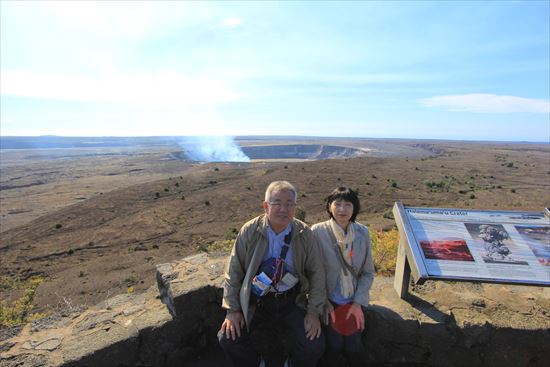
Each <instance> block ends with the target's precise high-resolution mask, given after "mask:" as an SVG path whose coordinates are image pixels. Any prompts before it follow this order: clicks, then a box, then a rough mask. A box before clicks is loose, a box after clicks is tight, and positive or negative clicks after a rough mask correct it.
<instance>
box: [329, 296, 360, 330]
mask: <svg viewBox="0 0 550 367" xmlns="http://www.w3.org/2000/svg"><path fill="white" fill-rule="evenodd" d="M351 305H352V304H351V303H349V304H346V305H340V306H337V307H336V308H334V320H330V326H331V327H332V328H333V329H334V330H336V331H337V332H338V333H339V334H342V335H344V336H349V335H351V334H354V333H356V332H358V331H360V330H361V329H360V328H358V327H357V322H356V321H355V317H354V316H353V315H350V316H349V318H348V319H347V320H346V315H347V314H348V311H349V309H350V307H351Z"/></svg>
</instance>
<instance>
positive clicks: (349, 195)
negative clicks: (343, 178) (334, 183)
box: [325, 186, 361, 222]
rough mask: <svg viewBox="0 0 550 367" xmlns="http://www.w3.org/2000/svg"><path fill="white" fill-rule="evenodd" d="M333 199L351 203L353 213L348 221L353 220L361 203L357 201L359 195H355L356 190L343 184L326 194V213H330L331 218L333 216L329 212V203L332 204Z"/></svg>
mask: <svg viewBox="0 0 550 367" xmlns="http://www.w3.org/2000/svg"><path fill="white" fill-rule="evenodd" d="M335 200H345V201H349V202H350V203H352V204H353V214H352V215H351V219H350V221H352V222H355V218H356V217H357V213H359V210H360V209H361V204H360V203H359V197H358V196H357V192H355V191H353V190H352V189H350V188H349V187H345V186H340V187H338V188H336V189H334V190H333V191H332V192H331V193H330V195H329V196H327V198H326V199H325V201H326V209H327V213H328V215H330V217H331V218H333V216H332V213H331V212H330V204H332V202H333V201H335Z"/></svg>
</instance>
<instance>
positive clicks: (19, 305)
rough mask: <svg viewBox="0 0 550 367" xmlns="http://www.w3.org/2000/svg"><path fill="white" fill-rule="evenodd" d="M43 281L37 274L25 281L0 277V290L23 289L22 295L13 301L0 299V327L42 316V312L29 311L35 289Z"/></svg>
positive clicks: (19, 323)
mask: <svg viewBox="0 0 550 367" xmlns="http://www.w3.org/2000/svg"><path fill="white" fill-rule="evenodd" d="M43 281H44V278H42V277H39V276H35V277H31V278H29V279H27V280H26V281H20V280H18V279H12V278H9V277H5V276H3V277H0V288H1V289H2V290H9V289H18V290H23V295H22V296H21V297H20V298H19V299H17V300H15V301H14V302H11V303H9V302H7V301H4V300H3V301H0V328H1V327H11V326H17V325H21V324H23V323H25V322H27V321H32V320H34V319H37V318H40V317H43V316H44V315H43V314H38V313H31V311H32V309H33V300H34V295H35V293H36V289H37V288H38V286H39V285H40V284H41V283H42V282H43Z"/></svg>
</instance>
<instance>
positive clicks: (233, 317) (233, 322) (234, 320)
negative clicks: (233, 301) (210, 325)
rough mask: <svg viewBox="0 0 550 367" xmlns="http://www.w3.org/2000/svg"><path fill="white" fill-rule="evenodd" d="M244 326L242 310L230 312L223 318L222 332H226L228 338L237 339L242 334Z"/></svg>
mask: <svg viewBox="0 0 550 367" xmlns="http://www.w3.org/2000/svg"><path fill="white" fill-rule="evenodd" d="M243 326H244V316H243V313H242V312H241V311H234V312H229V311H227V315H225V320H223V323H222V328H221V332H222V333H224V334H225V337H226V338H227V339H229V338H231V340H235V339H237V337H240V336H241V329H242V328H243Z"/></svg>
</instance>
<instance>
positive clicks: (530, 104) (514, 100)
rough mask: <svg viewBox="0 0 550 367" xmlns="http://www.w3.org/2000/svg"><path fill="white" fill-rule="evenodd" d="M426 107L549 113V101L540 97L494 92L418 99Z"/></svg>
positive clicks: (449, 109) (453, 109)
mask: <svg viewBox="0 0 550 367" xmlns="http://www.w3.org/2000/svg"><path fill="white" fill-rule="evenodd" d="M420 103H422V104H424V105H425V106H427V107H440V108H443V109H445V110H448V111H461V112H477V113H511V112H530V113H550V102H549V101H545V100H542V99H533V98H523V97H515V96H499V95H496V94H482V93H477V94H455V95H447V96H435V97H431V98H426V99H422V100H420Z"/></svg>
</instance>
